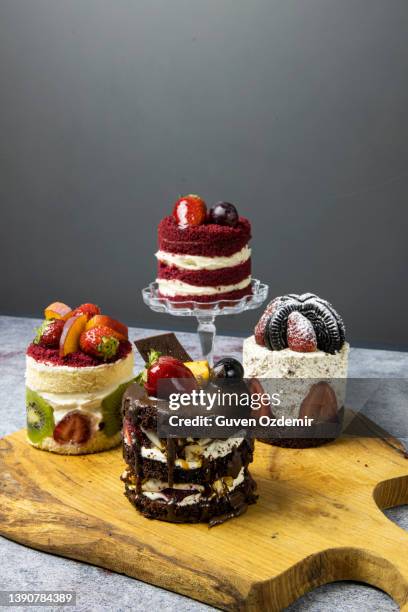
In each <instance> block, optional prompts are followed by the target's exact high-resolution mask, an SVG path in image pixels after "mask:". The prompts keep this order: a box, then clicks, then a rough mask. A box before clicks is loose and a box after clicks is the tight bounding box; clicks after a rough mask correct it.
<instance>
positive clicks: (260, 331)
mask: <svg viewBox="0 0 408 612" xmlns="http://www.w3.org/2000/svg"><path fill="white" fill-rule="evenodd" d="M280 299H281V298H280V297H277V298H275V299H274V300H272V301H271V302H269V304H268V305H267V307H266V308H265V310H264V312H263V314H262V316H261V318H260V319H259V321H258V323H257V324H256V326H255V329H254V335H255V342H256V343H257V344H259V346H265V328H266V324H267V323H268V321H269V318H270V317H271V316H272V315H273V313H274V312H275V310H276V307H277V305H278V303H279V302H280Z"/></svg>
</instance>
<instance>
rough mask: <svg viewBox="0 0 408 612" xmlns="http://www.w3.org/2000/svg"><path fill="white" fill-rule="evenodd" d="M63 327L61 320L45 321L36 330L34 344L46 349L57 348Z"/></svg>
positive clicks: (63, 322)
mask: <svg viewBox="0 0 408 612" xmlns="http://www.w3.org/2000/svg"><path fill="white" fill-rule="evenodd" d="M64 325H65V321H64V320H63V319H48V320H47V319H46V320H45V321H44V322H43V323H42V324H41V326H40V327H39V328H38V329H37V335H36V337H35V338H34V344H39V345H40V346H44V347H46V348H58V346H59V341H60V338H61V334H62V330H63V328H64Z"/></svg>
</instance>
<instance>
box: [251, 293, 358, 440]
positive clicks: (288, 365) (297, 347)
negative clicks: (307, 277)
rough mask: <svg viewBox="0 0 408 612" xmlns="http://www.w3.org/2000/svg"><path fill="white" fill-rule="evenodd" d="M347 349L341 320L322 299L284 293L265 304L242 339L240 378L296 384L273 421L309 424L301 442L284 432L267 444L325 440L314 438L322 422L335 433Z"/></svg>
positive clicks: (315, 296) (343, 388)
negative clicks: (305, 421)
mask: <svg viewBox="0 0 408 612" xmlns="http://www.w3.org/2000/svg"><path fill="white" fill-rule="evenodd" d="M349 349H350V347H349V344H348V343H347V342H346V340H345V327H344V323H343V320H342V318H341V317H340V315H339V314H338V313H337V311H336V310H335V309H334V307H333V306H332V305H331V304H330V303H329V302H328V301H327V300H324V299H322V298H320V297H318V296H317V295H315V294H313V293H305V294H303V295H298V294H294V293H290V294H287V295H283V296H279V297H277V298H275V299H273V300H272V301H271V302H270V303H269V304H268V306H267V307H266V309H265V311H264V313H263V314H262V316H261V318H260V320H259V322H258V323H257V325H256V327H255V330H254V335H253V336H251V337H250V338H247V339H246V340H244V347H243V363H244V369H245V376H247V377H257V378H263V379H276V378H283V379H288V380H291V379H293V380H296V382H294V383H293V385H292V386H291V387H290V389H291V393H292V396H293V401H286V402H284V404H283V405H282V406H280V407H274V409H273V411H274V416H275V417H278V418H279V417H280V416H284V417H289V418H298V417H301V418H304V417H310V418H313V420H314V424H313V426H312V428H309V429H308V430H306V429H305V430H303V433H304V434H305V435H307V438H305V439H301V438H300V437H298V438H297V439H296V440H295V439H292V438H291V437H290V433H291V430H288V429H285V430H282V431H280V432H278V433H279V434H280V439H278V438H277V439H273V440H272V439H271V440H269V441H270V442H272V443H275V444H278V443H279V444H280V445H281V446H296V447H300V446H316V445H318V444H321V443H322V442H326V441H328V439H326V438H324V437H320V434H321V432H322V430H324V424H325V423H331V424H334V425H336V424H337V425H338V426H339V427H338V431H340V427H341V423H342V413H343V408H344V395H345V379H346V377H347V367H348V355H349ZM263 384H264V386H265V385H267V384H268V383H267V380H265V381H264V383H263ZM322 423H323V426H322V427H320V425H319V424H322ZM296 433H298V432H296Z"/></svg>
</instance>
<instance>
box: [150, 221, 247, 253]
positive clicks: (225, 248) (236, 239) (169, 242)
mask: <svg viewBox="0 0 408 612" xmlns="http://www.w3.org/2000/svg"><path fill="white" fill-rule="evenodd" d="M158 237H159V249H160V250H161V251H166V252H168V253H178V254H181V255H203V256H206V257H220V256H226V257H229V256H230V255H233V254H234V253H237V252H238V251H240V250H241V249H242V248H243V247H244V246H245V245H246V244H247V243H248V242H249V240H250V239H251V224H250V223H249V221H248V219H246V218H245V217H239V222H238V224H237V225H236V227H228V226H226V225H217V224H216V223H204V224H203V225H196V226H194V227H186V228H180V227H179V226H178V225H177V223H176V221H175V219H174V218H173V217H172V216H168V217H164V219H162V220H161V221H160V223H159V228H158Z"/></svg>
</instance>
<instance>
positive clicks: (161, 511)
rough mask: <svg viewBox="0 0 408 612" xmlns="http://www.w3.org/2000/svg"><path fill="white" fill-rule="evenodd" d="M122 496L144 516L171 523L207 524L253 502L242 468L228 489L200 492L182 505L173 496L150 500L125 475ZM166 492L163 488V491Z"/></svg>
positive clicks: (250, 481) (253, 487) (252, 490)
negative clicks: (239, 477) (234, 484)
mask: <svg viewBox="0 0 408 612" xmlns="http://www.w3.org/2000/svg"><path fill="white" fill-rule="evenodd" d="M123 480H124V481H125V495H126V497H127V498H128V499H129V501H130V502H131V503H132V504H133V505H134V506H135V507H136V508H137V509H138V510H139V511H140V512H141V513H142V514H143V515H144V516H145V517H147V518H150V519H157V520H161V521H169V522H173V523H209V524H210V526H214V525H217V524H219V523H223V522H224V521H226V520H228V519H230V518H234V517H236V516H240V515H241V514H243V513H244V512H245V511H246V509H247V507H248V505H249V504H253V503H255V502H256V499H257V495H256V493H255V491H256V484H255V481H254V480H253V478H252V477H251V475H250V474H249V473H248V472H247V471H246V472H245V476H244V479H243V481H242V482H241V483H240V484H239V485H238V486H237V487H236V488H234V489H233V490H232V491H231V492H226V493H225V494H221V495H217V494H215V493H212V494H210V495H209V496H208V495H206V494H203V495H201V496H200V498H199V499H198V500H197V501H196V502H195V503H188V504H185V505H182V504H180V501H181V500H180V501H177V496H174V497H173V499H171V492H170V493H169V495H170V500H169V501H166V500H162V499H150V498H149V497H147V496H146V495H144V494H143V492H141V491H139V492H138V491H137V487H136V485H135V484H133V483H132V479H129V477H128V476H126V477H125V478H124V479H123ZM166 491H167V490H166Z"/></svg>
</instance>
